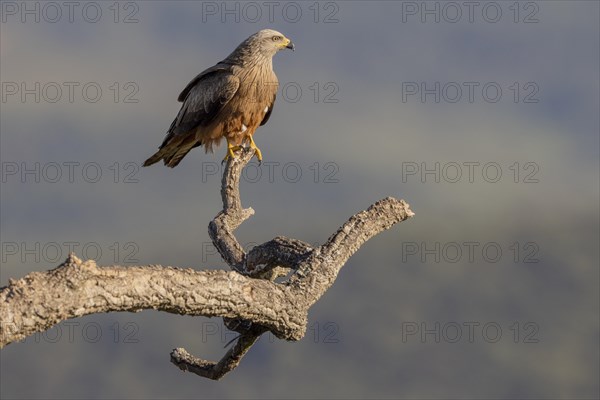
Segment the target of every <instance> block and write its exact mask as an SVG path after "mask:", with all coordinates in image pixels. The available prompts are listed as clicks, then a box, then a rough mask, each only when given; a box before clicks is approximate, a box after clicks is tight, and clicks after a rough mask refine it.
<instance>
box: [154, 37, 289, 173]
mask: <svg viewBox="0 0 600 400" xmlns="http://www.w3.org/2000/svg"><path fill="white" fill-rule="evenodd" d="M283 49H291V50H294V44H293V43H292V42H291V40H290V39H288V38H286V37H285V36H284V35H282V34H281V33H279V32H277V31H274V30H271V29H263V30H261V31H259V32H257V33H255V34H254V35H252V36H250V37H249V38H248V39H246V40H244V41H243V42H242V43H241V44H240V45H239V46H238V47H237V48H236V49H235V50H234V51H233V53H231V54H230V55H229V56H228V57H227V58H226V59H224V60H223V61H221V62H219V63H218V64H216V65H214V66H212V67H210V68H208V69H206V70H204V71H202V72H201V73H200V74H198V75H197V76H196V77H195V78H194V79H192V81H191V82H190V83H188V85H187V86H186V87H185V89H183V91H182V92H181V94H180V95H179V98H178V99H177V100H178V101H180V102H182V103H183V104H182V106H181V109H180V110H179V113H178V114H177V117H176V118H175V120H174V121H173V123H172V124H171V127H170V128H169V131H168V132H167V136H166V137H165V139H164V141H163V142H162V144H161V145H160V147H159V150H158V151H157V152H156V153H155V154H154V155H153V156H152V157H150V158H148V159H147V160H146V161H145V162H144V166H148V165H152V164H154V163H156V162H158V161H160V160H163V162H164V164H165V165H166V166H168V167H171V168H173V167H175V166H176V165H177V164H179V163H180V162H181V160H182V159H183V157H185V155H186V154H187V153H188V152H189V151H190V150H191V149H193V148H194V147H197V146H200V145H203V146H204V148H205V150H206V152H208V151H211V152H212V150H213V146H214V145H217V146H218V145H219V143H220V142H221V139H223V138H225V140H227V155H226V156H225V159H224V160H223V161H225V160H227V159H228V158H230V157H231V158H232V157H235V155H234V152H235V151H237V150H239V149H242V148H244V147H243V144H247V143H249V146H250V148H252V149H254V150H255V155H256V157H257V158H258V161H259V162H260V161H262V153H261V151H260V149H259V148H258V147H257V146H256V144H255V143H254V139H253V138H252V135H254V132H255V131H256V129H257V128H258V127H259V126H261V125H264V124H266V123H267V121H268V120H269V117H270V116H271V113H272V112H273V105H274V103H275V97H276V94H277V89H278V81H277V76H276V75H275V72H274V71H273V56H274V55H275V53H277V52H278V51H279V50H283Z"/></svg>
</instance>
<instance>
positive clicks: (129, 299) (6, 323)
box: [0, 151, 414, 380]
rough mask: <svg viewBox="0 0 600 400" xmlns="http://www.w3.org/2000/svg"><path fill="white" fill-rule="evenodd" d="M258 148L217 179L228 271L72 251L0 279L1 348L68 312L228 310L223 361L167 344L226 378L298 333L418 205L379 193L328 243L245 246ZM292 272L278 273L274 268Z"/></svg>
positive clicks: (280, 241) (179, 358)
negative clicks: (253, 351)
mask: <svg viewBox="0 0 600 400" xmlns="http://www.w3.org/2000/svg"><path fill="white" fill-rule="evenodd" d="M252 156H253V151H242V152H241V154H240V155H239V157H237V158H235V159H230V160H229V161H228V163H227V166H226V167H225V171H224V173H223V179H222V182H221V197H222V200H223V210H222V211H221V212H219V213H218V214H217V216H216V217H215V218H214V219H213V220H212V221H211V223H210V224H209V235H210V237H211V239H212V241H213V243H214V245H215V247H216V248H217V249H218V251H219V253H220V254H221V256H222V257H223V259H224V260H225V261H226V262H227V264H228V265H229V267H230V268H231V269H232V271H197V270H193V269H189V268H188V269H182V268H174V267H162V266H158V265H146V266H136V267H122V266H107V267H98V266H96V263H95V262H94V261H92V260H88V261H82V260H80V259H78V258H77V257H76V256H75V255H74V254H71V255H69V258H68V259H67V260H66V261H65V262H64V263H63V264H61V265H60V266H58V267H57V268H55V269H53V270H50V271H46V272H32V273H30V274H28V275H26V276H25V277H23V278H21V279H19V280H13V279H11V280H10V282H9V285H8V286H5V287H2V288H0V348H2V347H4V346H6V345H7V344H10V343H12V342H15V341H18V340H21V339H23V338H25V337H27V336H29V335H31V334H33V333H35V332H41V331H44V330H47V329H49V328H51V327H52V326H53V325H55V324H57V323H59V322H61V321H64V320H66V319H70V318H76V317H80V316H83V315H89V314H94V313H105V312H112V311H130V312H137V311H141V310H148V309H153V310H159V311H165V312H169V313H175V314H182V315H198V316H205V317H223V318H224V322H225V325H226V326H227V327H228V328H229V329H231V330H234V331H236V332H239V333H240V336H239V337H238V338H237V339H236V343H235V344H234V345H233V346H232V347H231V348H230V349H229V350H228V351H227V352H226V354H225V355H224V356H223V358H222V359H221V360H220V361H219V362H210V361H206V360H202V359H200V358H197V357H194V356H192V355H190V354H189V353H188V352H187V351H186V350H185V349H182V348H178V349H175V350H173V351H172V352H171V362H172V363H174V364H175V365H176V366H177V367H179V368H180V369H182V370H184V371H189V372H193V373H195V374H197V375H200V376H203V377H206V378H209V379H215V380H216V379H220V378H221V377H223V376H224V375H225V374H226V373H227V372H229V371H231V370H232V369H234V368H235V367H237V366H238V365H239V363H240V361H241V359H242V357H243V356H244V354H246V352H248V350H249V349H250V348H251V347H252V345H253V344H254V343H255V342H256V340H257V339H258V338H259V337H260V335H262V334H263V333H265V332H268V331H270V332H272V333H273V334H274V335H275V336H277V337H278V338H280V339H286V340H299V339H301V338H302V337H303V336H304V334H305V332H306V325H307V314H308V310H309V309H310V307H311V306H312V305H313V304H314V303H315V302H316V301H317V300H318V299H319V298H320V297H321V296H322V295H323V294H324V293H325V292H326V291H327V289H329V287H331V285H332V284H333V282H334V281H335V279H336V277H337V274H338V272H339V271H340V269H341V268H342V267H343V266H344V264H345V263H346V261H347V260H348V258H350V256H352V254H354V253H355V252H356V251H357V250H358V249H359V248H360V246H362V244H363V243H365V242H366V241H367V240H369V239H370V238H372V237H373V236H375V235H377V234H378V233H380V232H382V231H383V230H386V229H389V228H390V227H392V226H393V225H394V224H396V223H398V222H400V221H404V220H405V219H407V218H410V217H412V216H413V215H414V214H413V212H412V211H411V210H410V208H409V205H408V204H407V203H405V202H404V201H403V200H397V199H394V198H391V197H388V198H385V199H382V200H380V201H378V202H376V203H375V204H373V205H372V206H371V207H369V208H368V209H367V210H365V211H361V212H359V213H358V214H356V215H354V216H352V217H351V218H350V219H349V220H348V221H347V222H346V223H345V224H344V225H342V227H341V228H339V229H338V230H337V232H336V233H334V234H333V235H332V236H331V237H330V238H329V239H328V240H327V241H326V242H325V243H324V244H323V245H321V246H318V247H312V246H311V245H309V244H307V243H304V242H302V241H300V240H296V239H290V238H286V237H281V236H279V237H276V238H274V239H273V240H270V241H268V242H266V243H263V244H261V245H258V246H256V247H254V248H253V249H252V250H250V251H249V252H248V253H246V252H245V251H244V249H243V248H242V246H241V245H240V243H239V242H238V241H237V239H236V237H235V235H234V234H233V232H234V230H235V229H236V228H237V227H238V226H240V224H241V223H242V222H244V221H245V220H246V219H247V218H249V217H250V216H251V215H253V214H254V210H252V209H251V208H247V209H244V208H242V205H241V200H240V192H239V183H240V176H241V173H242V169H243V168H244V167H245V166H246V164H247V163H248V162H249V161H250V159H251V158H252ZM287 275H289V278H288V279H287V280H286V281H285V282H282V283H276V282H275V281H274V280H275V278H277V277H281V276H287Z"/></svg>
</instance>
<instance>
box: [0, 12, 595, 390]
mask: <svg viewBox="0 0 600 400" xmlns="http://www.w3.org/2000/svg"><path fill="white" fill-rule="evenodd" d="M0 10H1V15H0V17H1V25H0V56H1V59H0V74H1V76H0V78H1V79H0V80H1V84H2V87H1V89H2V91H1V96H2V98H1V102H0V107H1V121H0V129H1V139H0V140H1V150H0V156H1V165H2V176H1V179H2V181H1V187H2V190H1V194H0V199H1V207H0V216H1V219H2V224H1V228H0V233H1V235H2V238H1V243H2V260H1V261H2V263H1V269H0V271H1V273H2V276H1V279H0V285H6V283H7V282H8V279H9V278H10V277H13V278H20V277H23V276H24V275H25V274H27V273H29V272H31V271H42V270H47V269H49V268H53V267H55V266H57V265H58V264H60V262H62V261H63V260H64V258H66V256H67V253H68V251H69V249H70V248H73V249H74V250H75V251H76V253H77V254H78V255H80V256H82V257H84V258H85V257H87V258H95V259H98V262H99V263H100V264H103V265H110V264H115V263H117V264H121V265H136V264H141V265H143V264H149V263H152V264H163V265H173V266H181V267H192V268H196V269H204V268H223V267H224V263H223V262H222V261H221V260H220V258H219V256H218V254H216V251H215V250H214V248H213V247H212V245H211V244H210V239H209V237H208V234H207V226H208V222H209V221H210V220H211V219H212V218H213V217H214V215H215V214H216V213H217V212H218V211H219V207H220V195H219V184H220V176H219V171H220V161H221V159H222V157H223V156H224V153H225V150H224V148H223V147H221V148H219V149H217V151H216V152H215V153H214V154H204V152H203V151H202V150H200V149H195V150H193V151H192V152H191V153H190V154H189V155H188V156H187V157H186V158H185V159H184V160H183V162H182V163H181V164H180V165H179V166H178V167H177V168H175V169H173V170H171V169H168V168H165V167H163V166H162V165H156V166H153V167H150V168H144V169H141V167H140V166H141V163H142V162H143V160H145V159H146V158H147V157H148V156H149V155H151V154H152V153H153V152H154V151H155V149H156V147H157V146H158V145H159V144H160V143H161V141H162V139H163V137H164V134H165V132H166V129H167V128H168V127H169V125H170V123H171V121H172V119H173V118H174V117H175V115H176V113H177V111H178V109H179V106H180V104H179V103H177V101H176V99H177V96H178V94H179V92H180V91H181V90H182V89H183V88H184V87H185V85H186V84H187V83H188V82H189V81H190V80H191V79H192V78H193V77H194V76H195V75H196V74H197V73H198V72H200V71H202V70H203V69H205V68H207V67H209V66H211V65H213V64H214V63H216V62H218V61H220V60H222V59H223V58H225V57H226V56H227V55H228V54H229V53H230V52H231V51H232V50H233V49H234V48H235V46H237V45H238V44H239V42H241V41H242V40H243V39H245V38H246V37H247V36H248V35H250V34H252V33H254V32H256V31H258V30H260V29H263V28H266V27H269V28H273V29H277V30H280V31H281V32H283V33H284V34H285V35H286V36H288V37H289V38H291V39H292V40H293V41H294V43H295V45H296V51H295V52H290V51H286V52H281V53H279V54H277V55H276V57H275V60H274V67H275V70H276V72H277V75H278V77H279V81H280V89H279V93H278V100H277V103H276V105H275V109H274V111H273V115H272V117H271V119H270V121H269V123H268V124H267V125H265V126H263V127H261V128H260V129H259V130H258V132H257V134H256V136H255V139H256V142H257V144H258V146H259V147H260V148H261V149H262V151H263V155H264V163H263V165H262V166H261V167H260V168H259V167H258V166H257V165H256V164H255V163H252V164H251V165H250V166H249V167H248V169H247V170H246V173H245V175H244V179H243V182H242V201H243V203H244V205H246V206H252V207H253V208H254V209H255V210H256V214H255V216H253V217H252V218H251V219H250V220H248V221H247V222H246V223H245V224H244V225H242V226H241V227H240V228H239V229H238V231H237V235H238V239H239V240H240V242H241V243H243V244H244V245H245V246H246V247H251V246H253V245H255V244H257V243H262V242H264V241H267V240H269V239H271V238H273V237H274V236H277V235H286V236H290V237H295V238H299V239H302V240H305V241H308V242H311V243H315V244H318V243H322V242H323V241H324V240H325V239H326V238H327V237H328V236H329V235H330V234H332V233H333V232H335V230H336V229H337V228H338V227H339V225H341V224H342V223H343V222H344V221H345V220H346V219H347V218H348V217H349V216H350V215H352V214H354V213H355V212H357V211H360V210H362V209H364V208H366V207H368V206H369V205H370V204H371V203H373V202H375V201H377V200H378V199H380V198H382V197H385V196H397V197H401V198H404V199H405V200H406V201H408V202H409V203H410V204H411V206H412V209H413V210H414V211H415V213H416V217H415V218H413V219H411V220H409V221H406V222H404V223H402V224H400V225H398V226H395V227H394V228H393V229H391V230H390V231H387V232H385V233H383V234H381V235H380V236H377V237H376V238H374V239H373V240H372V241H370V242H369V243H367V244H366V245H365V246H364V247H363V248H362V249H361V250H360V251H359V252H358V253H357V254H356V255H355V256H354V257H353V258H351V259H350V261H349V262H348V264H347V265H346V266H345V267H344V268H343V269H342V271H341V273H340V275H339V277H338V280H337V281H336V283H335V285H334V286H333V287H332V288H331V289H330V290H329V291H328V292H327V293H326V294H325V296H324V297H323V298H322V299H321V300H320V301H319V302H318V303H317V304H316V305H315V306H314V307H313V309H311V313H310V314H309V319H310V321H309V329H308V331H307V335H306V337H305V338H304V339H303V340H302V341H300V342H297V343H289V342H282V341H279V340H276V339H273V338H272V337H269V336H268V335H265V336H264V337H263V338H262V339H261V341H260V343H259V344H257V345H256V346H255V347H253V348H252V350H251V351H250V353H249V354H248V355H247V356H246V358H245V359H244V360H243V362H242V364H241V365H240V367H239V368H238V369H237V370H235V371H234V372H232V373H230V374H229V375H228V376H227V377H226V378H224V379H223V380H222V381H220V382H212V381H208V380H206V379H203V378H199V377H197V376H195V375H191V374H185V373H182V372H180V371H179V370H178V369H177V368H175V367H174V366H173V365H171V364H170V363H169V352H170V351H171V349H173V348H175V347H185V348H186V349H188V350H189V351H190V352H192V353H194V354H197V355H198V356H201V357H203V358H209V359H211V358H212V359H218V358H219V357H220V356H221V355H222V354H223V352H224V351H225V350H224V349H223V348H222V347H223V345H224V344H225V343H226V342H227V341H229V340H230V339H231V338H232V337H233V336H232V334H231V333H230V332H226V330H225V329H224V328H223V326H222V323H221V321H220V320H218V319H206V318H191V317H181V316H175V315H169V314H166V313H158V312H150V311H146V312H142V313H138V314H125V313H121V314H106V315H93V316H88V317H85V318H80V319H76V320H72V321H68V322H67V323H66V324H65V323H63V324H60V325H59V326H58V328H54V329H52V330H50V331H48V332H47V333H46V334H41V335H38V336H33V337H30V338H28V339H27V340H26V341H25V343H17V344H12V345H10V346H8V347H7V348H5V349H3V350H2V352H0V361H1V386H2V388H1V390H0V394H1V395H2V397H3V398H61V399H62V398H108V397H114V398H148V397H157V398H232V397H234V398H257V397H260V398H317V397H327V398H329V397H336V398H365V397H367V398H448V397H463V398H464V397H467V398H526V397H528V398H534V397H535V398H550V397H552V398H556V397H564V398H597V397H598V395H599V391H600V388H599V383H598V375H599V373H600V371H599V358H600V347H599V343H598V338H599V335H600V325H599V317H598V315H599V311H600V310H599V302H600V298H599V285H600V282H599V279H600V278H599V267H598V265H599V251H598V242H599V240H600V237H599V230H598V226H599V197H600V196H599V179H600V177H599V168H600V166H599V131H600V123H599V112H598V110H599V109H600V101H599V92H600V77H599V71H600V61H599V60H600V55H599V47H600V45H599V41H600V39H599V35H600V28H599V19H600V7H599V3H598V2H595V1H533V2H514V1H507V2H504V1H496V2H488V1H482V2H477V4H474V3H469V2H462V1H461V2H434V1H427V2H424V1H417V2H401V1H398V2H391V1H381V2H377V1H375V2H367V1H347V2H346V1H335V2H314V1H309V2H279V1H277V2H263V1H258V2H227V3H224V2H221V1H218V2H194V1H175V2H167V1H133V2H120V3H115V2H113V1H107V2H101V1H97V2H87V1H82V2H78V1H77V2H74V3H68V4H65V3H64V2H62V1H61V2H21V1H17V2H12V1H2V2H1V8H0Z"/></svg>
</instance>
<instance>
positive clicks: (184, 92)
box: [177, 63, 231, 103]
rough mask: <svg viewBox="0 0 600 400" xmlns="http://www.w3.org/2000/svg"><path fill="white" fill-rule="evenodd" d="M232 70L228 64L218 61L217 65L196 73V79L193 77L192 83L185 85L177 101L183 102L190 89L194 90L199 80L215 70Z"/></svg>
mask: <svg viewBox="0 0 600 400" xmlns="http://www.w3.org/2000/svg"><path fill="white" fill-rule="evenodd" d="M229 71H231V66H229V65H227V64H223V63H218V64H217V65H213V66H212V67H210V68H207V69H205V70H204V71H202V72H200V73H199V74H198V75H196V76H195V77H194V79H192V80H191V81H190V83H188V84H187V86H186V87H185V89H183V90H182V91H181V93H179V97H177V101H178V102H180V103H182V102H183V101H184V100H185V98H186V97H187V95H188V93H189V92H190V90H192V88H193V87H194V86H196V83H198V81H199V80H200V79H201V78H202V77H203V76H205V75H209V74H211V73H213V72H229Z"/></svg>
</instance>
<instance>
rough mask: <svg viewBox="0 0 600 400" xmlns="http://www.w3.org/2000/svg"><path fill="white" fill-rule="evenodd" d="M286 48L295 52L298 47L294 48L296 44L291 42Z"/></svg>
mask: <svg viewBox="0 0 600 400" xmlns="http://www.w3.org/2000/svg"><path fill="white" fill-rule="evenodd" d="M288 40H289V39H288ZM285 48H286V49H290V50H292V51H294V49H295V48H296V46H294V43H292V41H291V40H290V42H289V43H288V44H287V46H285Z"/></svg>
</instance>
